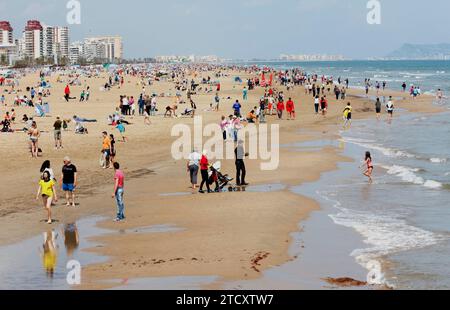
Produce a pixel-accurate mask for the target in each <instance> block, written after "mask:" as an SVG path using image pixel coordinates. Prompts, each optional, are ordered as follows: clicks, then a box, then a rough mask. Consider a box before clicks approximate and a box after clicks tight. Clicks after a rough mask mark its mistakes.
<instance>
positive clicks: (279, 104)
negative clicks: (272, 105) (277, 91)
mask: <svg viewBox="0 0 450 310" xmlns="http://www.w3.org/2000/svg"><path fill="white" fill-rule="evenodd" d="M277 110H278V111H284V102H283V101H280V102H278V104H277Z"/></svg>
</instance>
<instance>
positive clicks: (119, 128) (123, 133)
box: [116, 121, 128, 143]
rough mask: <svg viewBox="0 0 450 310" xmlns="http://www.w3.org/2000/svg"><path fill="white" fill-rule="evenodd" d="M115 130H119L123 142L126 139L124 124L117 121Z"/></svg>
mask: <svg viewBox="0 0 450 310" xmlns="http://www.w3.org/2000/svg"><path fill="white" fill-rule="evenodd" d="M116 128H117V130H118V131H119V133H120V135H121V136H122V141H123V142H124V143H125V142H127V141H128V139H127V137H125V131H126V130H125V126H124V124H123V123H122V122H121V121H119V122H118V124H117V126H116Z"/></svg>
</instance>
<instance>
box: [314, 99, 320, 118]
mask: <svg viewBox="0 0 450 310" xmlns="http://www.w3.org/2000/svg"><path fill="white" fill-rule="evenodd" d="M314 110H315V112H316V115H319V110H320V99H319V96H318V95H317V96H316V97H315V98H314Z"/></svg>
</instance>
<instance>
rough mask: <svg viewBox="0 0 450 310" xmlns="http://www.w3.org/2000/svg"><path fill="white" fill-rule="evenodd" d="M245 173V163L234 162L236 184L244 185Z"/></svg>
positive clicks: (241, 161) (240, 161)
mask: <svg viewBox="0 0 450 310" xmlns="http://www.w3.org/2000/svg"><path fill="white" fill-rule="evenodd" d="M246 173H247V171H246V170H245V163H244V161H243V160H240V159H239V160H237V161H236V184H237V185H241V184H245V176H246Z"/></svg>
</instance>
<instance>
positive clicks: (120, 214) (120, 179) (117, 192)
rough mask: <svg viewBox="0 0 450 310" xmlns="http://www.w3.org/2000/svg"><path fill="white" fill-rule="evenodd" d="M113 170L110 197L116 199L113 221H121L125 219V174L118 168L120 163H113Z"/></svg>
mask: <svg viewBox="0 0 450 310" xmlns="http://www.w3.org/2000/svg"><path fill="white" fill-rule="evenodd" d="M114 171H115V175H114V193H113V195H112V198H115V199H116V204H117V217H116V219H115V220H114V221H115V222H121V221H123V220H125V215H124V210H125V204H124V202H123V194H124V185H125V175H124V174H123V172H122V170H120V164H119V163H117V162H115V163H114Z"/></svg>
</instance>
